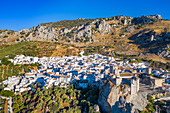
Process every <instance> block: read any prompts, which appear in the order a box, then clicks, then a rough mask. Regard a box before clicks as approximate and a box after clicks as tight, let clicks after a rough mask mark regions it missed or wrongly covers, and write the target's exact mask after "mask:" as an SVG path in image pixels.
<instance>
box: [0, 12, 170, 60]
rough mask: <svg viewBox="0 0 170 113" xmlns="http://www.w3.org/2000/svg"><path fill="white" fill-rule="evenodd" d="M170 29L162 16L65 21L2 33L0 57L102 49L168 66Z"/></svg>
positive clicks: (75, 52) (58, 53) (55, 54)
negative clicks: (148, 59)
mask: <svg viewBox="0 0 170 113" xmlns="http://www.w3.org/2000/svg"><path fill="white" fill-rule="evenodd" d="M169 26H170V21H169V20H163V19H162V17H161V16H160V15H149V16H140V17H135V18H133V17H128V16H114V17H110V18H99V19H77V20H63V21H59V22H51V23H43V24H39V25H38V26H37V27H33V28H30V29H23V30H20V31H16V32H15V31H8V30H1V31H0V45H1V47H0V51H1V53H2V54H1V55H0V57H1V58H2V57H3V56H4V55H9V54H11V53H15V54H25V53H27V54H26V55H32V56H62V55H79V54H78V52H79V51H81V50H86V51H87V52H90V53H95V52H100V50H99V48H98V47H100V49H101V50H102V53H110V52H113V51H115V52H117V53H119V54H127V55H138V56H141V55H140V53H142V57H147V56H148V54H149V55H151V56H153V55H156V56H157V58H156V60H158V61H164V62H167V61H168V60H170V54H169V46H170V27H169ZM17 43H19V44H18V45H17ZM38 43H39V45H38ZM13 44H14V45H13ZM51 44H52V45H51ZM40 45H41V46H40ZM10 46H11V47H10ZM35 46H37V47H36V48H34V47H35ZM34 50H35V51H34ZM145 54H147V55H145Z"/></svg>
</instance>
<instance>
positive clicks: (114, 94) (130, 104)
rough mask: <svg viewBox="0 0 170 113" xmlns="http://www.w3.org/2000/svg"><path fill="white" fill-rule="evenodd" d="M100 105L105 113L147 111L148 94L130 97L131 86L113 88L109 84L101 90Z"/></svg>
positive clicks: (142, 93)
mask: <svg viewBox="0 0 170 113" xmlns="http://www.w3.org/2000/svg"><path fill="white" fill-rule="evenodd" d="M98 104H99V105H100V107H101V109H102V111H103V112H104V113H135V112H138V111H142V110H144V109H145V107H146V105H147V93H145V92H138V93H137V94H136V95H130V87H129V86H127V85H120V86H111V85H110V83H109V82H108V83H107V84H106V85H105V86H103V87H102V88H101V89H100V94H99V99H98Z"/></svg>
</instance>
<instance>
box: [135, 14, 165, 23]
mask: <svg viewBox="0 0 170 113" xmlns="http://www.w3.org/2000/svg"><path fill="white" fill-rule="evenodd" d="M161 19H162V17H161V15H149V16H140V17H138V18H134V19H133V20H132V23H135V24H140V23H149V22H150V21H161Z"/></svg>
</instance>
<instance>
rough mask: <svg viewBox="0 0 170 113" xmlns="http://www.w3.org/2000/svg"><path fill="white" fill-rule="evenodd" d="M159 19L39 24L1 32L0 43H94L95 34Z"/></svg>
mask: <svg viewBox="0 0 170 113" xmlns="http://www.w3.org/2000/svg"><path fill="white" fill-rule="evenodd" d="M161 19H162V17H161V16H160V15H153V16H140V17H137V18H132V17H128V16H115V17H110V18H100V19H78V20H70V21H69V20H68V21H60V22H55V23H45V24H39V25H38V26H37V27H33V28H31V29H23V30H20V31H17V32H15V31H8V30H1V32H0V37H1V38H2V39H1V42H3V43H10V41H11V40H10V38H12V39H15V41H14V42H15V43H17V42H21V41H30V40H42V41H49V40H62V39H65V40H66V41H73V42H74V41H75V42H83V41H85V42H88V41H90V42H91V41H94V40H93V35H94V34H95V33H100V35H104V34H109V33H110V32H111V31H113V29H115V28H116V27H120V26H127V25H136V24H142V23H150V22H153V21H154V22H155V21H161ZM64 22H65V23H64ZM120 29H121V28H120ZM132 30H133V27H129V26H127V28H126V31H127V32H132ZM12 42H13V41H12Z"/></svg>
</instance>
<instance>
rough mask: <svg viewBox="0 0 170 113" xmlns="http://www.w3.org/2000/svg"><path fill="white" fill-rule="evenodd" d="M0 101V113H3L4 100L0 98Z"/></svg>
mask: <svg viewBox="0 0 170 113" xmlns="http://www.w3.org/2000/svg"><path fill="white" fill-rule="evenodd" d="M0 100H1V102H0V108H2V109H1V110H0V112H1V113H5V109H4V108H5V102H6V101H5V99H2V98H0Z"/></svg>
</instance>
